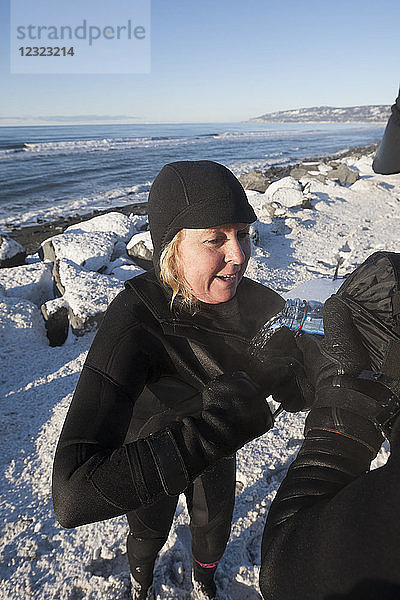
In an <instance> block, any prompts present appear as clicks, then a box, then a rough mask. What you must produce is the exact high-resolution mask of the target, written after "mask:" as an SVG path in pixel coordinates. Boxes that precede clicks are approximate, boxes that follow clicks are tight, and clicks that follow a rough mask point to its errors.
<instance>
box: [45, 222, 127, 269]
mask: <svg viewBox="0 0 400 600" xmlns="http://www.w3.org/2000/svg"><path fill="white" fill-rule="evenodd" d="M117 241H118V236H117V235H116V234H115V233H111V232H99V231H88V232H82V233H78V232H77V231H72V232H67V233H63V234H60V235H55V236H54V237H51V238H48V239H47V240H45V241H44V242H43V243H42V249H43V254H44V258H47V259H48V260H51V261H55V260H71V261H73V262H75V263H76V264H77V265H81V266H85V267H86V269H88V270H89V271H99V270H101V269H103V268H104V267H105V266H107V265H108V263H109V262H110V260H111V258H112V255H113V252H114V246H115V244H116V243H117Z"/></svg>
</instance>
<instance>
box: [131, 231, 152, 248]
mask: <svg viewBox="0 0 400 600" xmlns="http://www.w3.org/2000/svg"><path fill="white" fill-rule="evenodd" d="M140 242H143V244H144V245H145V246H146V248H148V249H149V250H150V251H151V252H153V242H152V240H151V235H150V231H143V232H142V233H136V234H135V235H134V236H132V238H131V239H130V240H129V242H128V243H127V245H126V248H127V250H131V248H133V247H134V246H136V244H139V243H140Z"/></svg>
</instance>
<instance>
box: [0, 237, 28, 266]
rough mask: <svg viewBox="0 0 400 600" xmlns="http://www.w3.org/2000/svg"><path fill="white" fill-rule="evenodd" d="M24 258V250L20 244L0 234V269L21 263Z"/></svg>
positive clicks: (23, 261)
mask: <svg viewBox="0 0 400 600" xmlns="http://www.w3.org/2000/svg"><path fill="white" fill-rule="evenodd" d="M25 258H26V251H25V248H24V247H23V246H21V244H19V243H18V242H17V241H15V240H13V239H12V238H10V237H8V235H0V269H2V268H3V267H18V266H20V265H23V264H24V263H25Z"/></svg>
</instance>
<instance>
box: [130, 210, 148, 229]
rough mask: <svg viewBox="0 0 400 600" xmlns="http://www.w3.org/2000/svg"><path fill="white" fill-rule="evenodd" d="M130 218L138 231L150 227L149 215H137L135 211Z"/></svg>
mask: <svg viewBox="0 0 400 600" xmlns="http://www.w3.org/2000/svg"><path fill="white" fill-rule="evenodd" d="M129 218H130V220H131V221H132V223H133V226H134V228H135V229H136V231H145V230H146V229H148V228H149V217H148V216H147V215H135V214H134V213H131V214H130V215H129Z"/></svg>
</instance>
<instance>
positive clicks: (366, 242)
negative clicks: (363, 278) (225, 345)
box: [0, 145, 400, 600]
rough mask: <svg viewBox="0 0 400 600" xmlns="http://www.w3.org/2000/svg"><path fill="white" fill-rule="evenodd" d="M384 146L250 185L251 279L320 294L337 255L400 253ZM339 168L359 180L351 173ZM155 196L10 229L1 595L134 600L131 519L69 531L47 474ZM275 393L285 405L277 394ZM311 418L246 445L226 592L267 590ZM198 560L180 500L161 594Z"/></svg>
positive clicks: (282, 425)
mask: <svg viewBox="0 0 400 600" xmlns="http://www.w3.org/2000/svg"><path fill="white" fill-rule="evenodd" d="M375 148H376V146H371V145H368V146H364V147H357V148H354V147H352V148H351V149H350V148H349V147H347V148H346V150H345V151H344V152H343V154H340V152H337V153H333V154H331V155H329V156H328V155H326V154H325V155H324V156H322V157H321V155H319V156H317V155H316V156H315V157H314V158H312V157H311V158H310V159H307V158H306V156H307V155H305V157H304V158H302V160H301V161H296V160H293V161H291V163H290V164H286V165H278V166H274V165H270V168H271V170H270V171H267V169H263V172H264V174H266V175H267V176H268V178H269V179H270V180H271V184H270V185H269V187H268V188H267V190H266V192H265V193H260V192H257V191H254V190H247V191H246V193H247V196H248V199H249V202H250V203H251V204H252V206H253V208H254V210H255V212H256V214H257V221H256V222H255V224H254V226H253V230H252V237H253V240H254V248H253V253H252V257H251V259H250V262H249V266H248V269H247V276H248V277H250V278H252V279H254V280H256V281H258V282H260V283H261V284H264V285H267V286H269V287H271V288H272V289H274V290H276V291H277V292H279V293H280V294H282V295H283V296H284V297H289V296H291V297H293V296H294V297H295V295H296V288H298V286H303V287H301V288H299V289H300V291H299V292H298V293H299V294H303V293H306V292H304V290H308V292H307V293H313V292H312V291H310V290H312V289H313V287H312V285H313V284H310V283H309V282H313V281H314V282H316V284H315V285H316V287H315V289H317V287H318V282H321V281H324V282H328V284H329V282H331V281H332V278H333V274H334V272H335V268H336V266H337V264H338V261H339V259H340V258H341V259H343V264H342V266H341V267H340V271H339V275H340V276H345V275H346V274H349V273H351V272H352V271H353V270H354V269H355V268H356V267H357V266H358V265H360V264H361V263H362V262H363V261H364V260H365V259H366V258H367V257H368V256H369V255H370V254H372V253H373V252H376V251H380V250H387V251H394V252H400V246H399V240H400V218H399V214H400V211H399V207H400V175H393V176H384V175H376V174H375V173H374V172H373V171H372V166H371V165H372V159H373V154H374V149H375ZM300 164H302V165H305V167H307V169H308V171H307V169H304V170H305V171H306V173H305V174H303V176H302V177H300V178H299V179H296V178H295V177H293V176H290V173H291V172H292V170H293V168H294V167H295V166H296V165H300ZM335 165H336V166H335ZM339 167H340V168H339ZM336 171H340V174H341V175H342V174H343V173H345V175H346V176H349V177H350V176H351V177H352V179H348V180H344V179H342V180H341V179H340V178H339V177H341V175H340V176H339V174H337V173H336ZM350 181H351V183H350ZM145 201H146V196H145V195H144V196H143V198H142V199H141V202H140V203H131V204H130V205H129V206H128V204H127V205H124V206H121V207H120V209H118V211H117V210H116V207H115V206H112V207H110V208H109V209H107V212H105V211H104V210H100V211H98V212H96V213H93V212H91V211H88V212H86V214H80V215H74V216H70V217H65V216H64V217H62V218H60V219H59V220H50V221H49V222H44V223H36V224H31V225H29V227H24V226H21V227H19V228H14V229H11V228H8V231H9V235H11V236H12V237H13V238H15V239H16V240H18V241H19V242H20V243H22V245H23V246H24V247H25V248H26V249H27V250H28V253H29V254H30V256H29V257H28V264H27V265H25V266H21V267H14V268H11V269H2V270H0V283H1V286H0V319H1V322H2V329H1V332H0V335H1V338H0V339H1V353H0V365H1V372H2V377H1V381H0V391H1V395H0V398H1V401H0V415H1V418H0V429H1V437H0V461H1V469H2V477H1V480H0V497H1V508H0V522H1V525H0V527H1V538H0V556H1V564H0V582H1V585H0V598H1V599H4V600H25V599H26V598H27V597H30V598H32V599H34V600H49V599H53V598H54V599H57V600H71V599H75V600H78V599H79V600H95V599H98V598H101V599H102V600H115V599H116V598H118V599H120V600H128V599H129V593H130V592H129V572H128V562H127V557H126V549H125V541H126V535H127V522H126V519H125V517H119V518H115V519H111V520H109V521H104V522H100V523H94V524H90V525H85V526H82V527H79V528H76V529H71V530H65V529H63V528H62V527H61V526H60V525H59V524H58V523H57V521H56V519H55V515H54V513H53V508H52V502H51V469H52V458H53V455H54V451H55V447H56V443H57V440H58V436H59V432H60V430H61V427H62V425H63V421H64V418H65V415H66V411H67V410H68V407H69V404H70V402H71V399H72V395H73V391H74V388H75V386H76V383H77V380H78V377H79V374H80V371H81V369H82V365H83V363H84V360H85V358H86V355H87V352H88V350H89V347H90V344H91V342H92V340H93V336H94V335H95V332H96V322H97V321H96V319H97V316H98V315H99V314H101V312H102V311H104V310H105V306H106V303H107V302H109V301H110V300H111V299H112V297H114V296H115V295H116V294H117V293H118V291H119V290H121V289H123V286H124V277H125V278H127V277H129V276H132V275H134V274H135V271H134V269H136V267H135V265H134V259H133V258H132V255H128V254H127V253H126V249H127V248H128V247H129V246H130V244H131V241H132V239H133V238H134V236H142V237H140V238H137V239H141V240H147V241H146V244H148V231H147V230H146V224H145V218H143V216H144V215H145V212H146V204H145ZM132 213H135V215H136V217H133V216H130V215H132ZM93 217H96V218H95V219H94V218H93ZM96 219H97V220H96ZM72 226H74V227H72ZM67 227H68V228H69V230H68V231H66V228H67ZM54 234H57V243H54V244H53V245H52V246H51V247H50V249H51V250H52V251H53V252H54V253H55V256H56V260H55V261H54V262H52V261H49V260H41V259H40V258H39V257H38V256H37V255H36V252H37V249H38V246H39V244H40V243H41V242H42V241H43V240H44V239H47V238H48V237H49V236H52V235H54ZM146 235H147V238H146ZM79 236H81V237H79ZM82 236H83V237H82ZM94 241H96V244H94ZM80 242H81V243H80ZM91 244H92V245H91ZM116 249H118V252H117V251H116ZM57 261H58V263H59V265H58V267H57V269H56V271H57V272H56V274H55V268H54V265H55V263H56V262H57ZM24 270H25V271H24ZM23 272H24V273H26V274H25V275H24V276H22V275H21V273H23ZM28 272H29V277H31V279H30V280H29V281H28ZM138 272H140V270H138ZM71 273H72V276H71ZM56 275H57V277H58V280H57V279H56ZM24 277H25V279H24ZM35 278H36V279H35ZM60 281H61V284H60ZM93 281H94V282H98V283H97V284H96V285H93ZM328 287H329V286H328ZM55 288H56V289H57V290H58V291H57V293H55V292H54V289H55ZM100 288H101V289H100ZM61 289H63V290H64V291H63V293H62V292H61V291H60V290H61ZM39 292H40V294H39ZM100 292H101V293H100ZM85 294H86V295H85ZM96 294H97V295H96ZM307 299H308V300H312V299H315V298H312V297H308V298H307ZM62 302H64V303H65V306H67V307H69V311H70V313H69V318H70V322H69V332H68V337H67V339H66V341H65V342H64V343H63V344H62V345H60V346H55V347H50V346H49V341H48V339H47V336H46V329H45V323H44V320H43V317H42V313H41V306H43V304H47V303H53V304H54V303H58V304H60V303H62ZM89 305H90V306H89ZM249 309H251V307H249ZM85 311H86V312H85ZM96 311H97V312H96ZM78 316H79V318H80V319H81V321H79V322H78V319H77V317H78ZM72 318H73V319H75V320H71V319H72ZM85 319H86V321H85ZM79 327H81V329H79ZM268 401H269V402H270V405H271V407H272V409H276V408H277V405H276V403H274V401H273V400H272V398H269V399H268ZM305 416H306V413H296V414H291V413H285V412H284V413H282V414H281V415H280V416H279V418H278V419H277V421H276V422H275V425H274V427H273V429H272V430H271V431H269V432H267V433H266V434H265V435H263V436H262V437H260V438H258V439H256V440H254V441H252V442H250V443H248V444H247V445H246V446H245V447H244V448H242V449H241V450H240V451H239V452H238V469H237V494H236V504H235V512H234V516H233V522H232V531H231V536H230V539H229V542H228V546H227V549H226V552H225V554H224V557H223V558H222V560H221V563H220V566H219V568H218V571H217V575H216V582H217V588H218V591H219V594H220V596H219V597H220V598H221V600H256V599H258V600H260V598H261V596H260V590H259V585H258V576H259V570H260V546H261V537H262V533H263V527H264V522H265V518H266V515H267V513H268V509H269V506H270V504H271V502H272V500H273V499H274V497H275V494H276V490H277V489H278V487H279V484H280V482H281V481H282V479H283V477H284V475H285V473H286V471H287V469H288V467H289V465H290V463H291V462H292V460H293V458H294V457H295V455H296V453H297V451H298V449H299V447H300V445H301V442H302V439H303V427H304V419H305ZM389 451H390V450H389V446H388V444H387V443H385V444H384V445H383V447H382V449H381V451H380V453H379V454H378V457H377V458H376V459H375V461H374V467H377V466H380V465H382V464H384V463H385V462H386V460H387V458H388V455H389ZM191 561H192V558H191V550H190V533H189V528H188V514H187V510H186V505H185V501H184V498H183V497H181V498H180V500H179V503H178V507H177V511H176V515H175V519H174V523H173V526H172V528H171V531H170V535H169V538H168V540H167V543H166V545H165V546H164V548H163V549H162V551H161V553H160V555H159V558H158V560H157V563H156V567H155V579H154V597H155V598H156V600H187V598H189V597H191V596H190V594H191V578H190V571H191ZM192 597H193V596H192ZM197 600H202V599H201V598H200V597H199V598H198V599H197Z"/></svg>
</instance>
